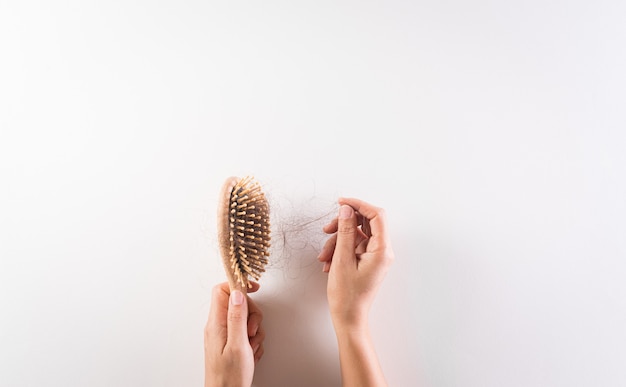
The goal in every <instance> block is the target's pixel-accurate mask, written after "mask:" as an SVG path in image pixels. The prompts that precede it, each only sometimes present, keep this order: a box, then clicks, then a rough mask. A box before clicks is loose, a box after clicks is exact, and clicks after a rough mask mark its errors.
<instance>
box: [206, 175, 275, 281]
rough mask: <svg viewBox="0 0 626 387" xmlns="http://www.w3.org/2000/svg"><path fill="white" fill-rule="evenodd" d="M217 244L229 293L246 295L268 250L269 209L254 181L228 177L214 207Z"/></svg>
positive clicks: (260, 268)
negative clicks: (240, 292)
mask: <svg viewBox="0 0 626 387" xmlns="http://www.w3.org/2000/svg"><path fill="white" fill-rule="evenodd" d="M217 212H218V217H217V221H218V225H217V230H218V240H219V244H220V253H221V255H222V262H223V263H224V269H225V270H226V275H227V276H228V282H229V284H230V288H231V289H239V290H241V291H243V292H244V293H245V292H246V290H247V288H249V287H251V286H252V285H251V284H250V280H251V279H254V280H256V281H258V280H259V278H260V277H261V273H263V272H264V271H265V265H266V264H267V262H268V260H267V257H269V247H270V221H269V205H268V202H267V200H266V198H265V194H264V193H263V191H262V190H261V186H260V185H259V183H258V182H257V181H255V180H254V178H252V177H250V176H247V177H244V178H241V179H240V178H238V177H230V178H228V179H226V181H225V182H224V185H223V187H222V194H221V201H220V203H219V204H218V210H217Z"/></svg>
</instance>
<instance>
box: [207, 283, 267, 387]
mask: <svg viewBox="0 0 626 387" xmlns="http://www.w3.org/2000/svg"><path fill="white" fill-rule="evenodd" d="M258 289H259V285H258V284H257V283H252V289H250V290H249V292H255V291H257V290H258ZM262 320H263V314H262V313H261V310H260V309H259V308H258V307H257V306H256V304H255V303H254V302H253V301H252V300H251V299H250V298H249V297H247V296H246V295H244V294H243V293H242V292H240V291H238V290H235V291H233V292H232V293H231V292H230V288H229V286H228V283H222V284H219V285H216V286H215V287H214V288H213V294H212V299H211V310H210V312H209V319H208V321H207V323H206V326H205V328H204V366H205V382H204V385H205V387H209V386H220V387H223V386H237V387H241V386H250V385H252V378H253V376H254V366H255V364H256V363H257V362H258V361H259V359H260V358H261V356H263V339H265V330H264V329H263V327H262V325H261V322H262Z"/></svg>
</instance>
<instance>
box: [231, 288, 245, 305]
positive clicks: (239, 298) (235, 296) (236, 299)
mask: <svg viewBox="0 0 626 387" xmlns="http://www.w3.org/2000/svg"><path fill="white" fill-rule="evenodd" d="M230 303H231V304H233V305H241V304H243V293H241V291H239V290H233V291H232V292H231V293H230Z"/></svg>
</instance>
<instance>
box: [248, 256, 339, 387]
mask: <svg viewBox="0 0 626 387" xmlns="http://www.w3.org/2000/svg"><path fill="white" fill-rule="evenodd" d="M315 255H316V254H315V252H311V251H308V252H306V253H305V254H303V255H302V258H301V260H300V261H299V262H295V263H296V265H292V264H290V270H286V271H285V270H283V271H282V272H281V274H280V275H278V277H279V278H275V279H273V281H272V284H273V285H274V286H273V287H272V289H269V291H267V290H268V289H262V291H260V292H259V294H258V295H257V297H255V301H256V302H257V303H258V304H259V306H260V307H261V309H262V310H263V316H264V318H263V324H264V327H265V330H266V339H265V343H264V347H265V354H264V355H263V358H262V359H261V361H260V362H259V364H258V365H257V367H256V372H255V379H254V383H253V385H254V386H256V387H283V386H284V387H292V386H297V387H319V386H340V385H341V376H340V368H339V357H338V353H337V346H336V340H335V334H334V331H333V329H332V324H331V321H330V318H329V314H328V304H327V301H326V283H327V275H326V274H325V273H322V271H321V265H320V264H319V263H318V262H317V261H316V259H315ZM305 262H308V264H306V263H305ZM292 263H293V261H292ZM294 266H295V267H294ZM294 271H295V272H296V273H295V274H294ZM263 290H266V291H265V292H264V291H263Z"/></svg>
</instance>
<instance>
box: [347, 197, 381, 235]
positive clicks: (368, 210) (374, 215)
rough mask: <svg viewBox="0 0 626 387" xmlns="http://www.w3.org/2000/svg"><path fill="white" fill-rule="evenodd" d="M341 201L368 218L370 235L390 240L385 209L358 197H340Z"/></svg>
mask: <svg viewBox="0 0 626 387" xmlns="http://www.w3.org/2000/svg"><path fill="white" fill-rule="evenodd" d="M339 203H340V204H342V205H349V206H350V207H352V208H354V210H355V211H357V212H358V213H360V214H361V215H363V216H364V217H365V218H366V219H367V220H368V228H369V235H371V236H376V237H377V238H382V239H383V240H385V241H387V240H388V238H389V237H388V235H387V224H386V215H385V211H384V210H383V209H382V208H379V207H376V206H373V205H371V204H369V203H366V202H364V201H363V200H360V199H356V198H339Z"/></svg>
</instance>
